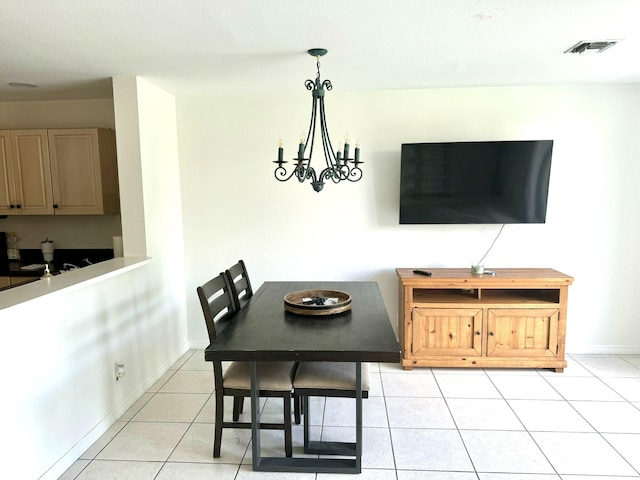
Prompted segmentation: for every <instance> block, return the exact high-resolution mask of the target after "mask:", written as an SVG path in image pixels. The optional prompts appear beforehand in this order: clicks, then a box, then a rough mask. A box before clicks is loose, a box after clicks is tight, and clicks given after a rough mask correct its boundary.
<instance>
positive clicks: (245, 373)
mask: <svg viewBox="0 0 640 480" xmlns="http://www.w3.org/2000/svg"><path fill="white" fill-rule="evenodd" d="M294 365H295V362H258V376H259V379H260V390H273V391H282V392H286V391H291V388H292V387H293V383H292V377H293V366H294ZM223 383H224V388H237V389H240V390H249V389H250V388H251V372H250V370H249V362H232V363H231V365H229V366H228V367H227V370H226V371H225V372H224V375H223Z"/></svg>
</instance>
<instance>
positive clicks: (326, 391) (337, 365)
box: [293, 362, 371, 452]
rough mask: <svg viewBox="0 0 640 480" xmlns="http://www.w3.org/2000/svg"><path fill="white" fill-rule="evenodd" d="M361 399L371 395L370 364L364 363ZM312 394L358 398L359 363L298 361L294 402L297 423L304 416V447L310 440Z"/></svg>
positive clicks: (294, 385) (294, 383)
mask: <svg viewBox="0 0 640 480" xmlns="http://www.w3.org/2000/svg"><path fill="white" fill-rule="evenodd" d="M361 365H362V370H361V371H362V377H361V381H362V398H368V397H369V388H370V384H371V378H370V377H371V373H370V370H371V369H370V366H369V364H368V363H362V364H361ZM309 397H347V398H355V397H356V365H355V363H351V362H299V364H298V365H297V368H296V372H295V375H294V378H293V405H294V418H295V422H296V424H299V423H300V416H301V415H302V414H304V415H305V421H304V449H305V452H307V451H308V449H309V445H310V441H309V425H310V419H309Z"/></svg>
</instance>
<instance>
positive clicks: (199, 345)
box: [189, 341, 209, 350]
mask: <svg viewBox="0 0 640 480" xmlns="http://www.w3.org/2000/svg"><path fill="white" fill-rule="evenodd" d="M208 346H209V342H203V341H195V342H194V341H190V342H189V348H190V349H192V350H204V349H205V348H207V347H208Z"/></svg>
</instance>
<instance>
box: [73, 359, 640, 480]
mask: <svg viewBox="0 0 640 480" xmlns="http://www.w3.org/2000/svg"><path fill="white" fill-rule="evenodd" d="M372 377H373V378H372V388H371V392H370V395H371V396H370V398H369V399H368V400H365V401H364V428H365V434H364V453H363V471H362V474H361V475H360V476H357V478H361V479H363V480H419V479H420V480H422V479H432V480H472V479H475V480H512V479H516V480H517V479H522V480H553V479H562V480H586V479H591V480H598V479H599V480H603V479H617V480H619V479H627V478H637V479H640V355H573V356H570V357H569V367H568V368H567V369H565V372H564V373H554V372H551V371H547V370H534V369H512V370H501V369H500V370H497V369H486V370H483V369H475V370H468V369H444V368H433V369H432V368H421V369H415V370H413V371H411V372H406V371H403V370H401V369H400V367H399V366H397V365H388V364H380V365H377V364H375V365H373V368H372ZM212 391H213V372H212V369H211V365H210V364H208V363H206V362H205V361H204V353H203V351H202V350H196V351H189V352H187V353H186V354H185V355H184V356H183V358H181V359H180V360H179V361H178V362H177V363H176V365H174V366H173V367H172V368H171V369H170V370H169V371H168V372H167V373H166V374H165V375H163V377H162V378H161V379H160V380H159V381H158V382H156V383H155V384H154V385H153V387H152V388H150V389H149V391H148V392H147V393H145V394H144V395H143V396H142V397H141V398H140V399H139V400H138V401H137V402H136V403H135V405H133V406H132V407H131V408H130V409H129V411H128V412H126V413H125V414H124V415H123V416H122V418H121V419H120V420H119V421H118V422H116V423H115V424H114V425H113V426H112V427H111V428H110V429H109V431H108V432H106V433H105V434H104V435H103V436H102V437H101V438H100V439H99V440H98V441H97V442H96V443H95V444H94V445H92V446H91V448H89V449H88V450H87V451H86V452H85V453H84V454H83V455H82V457H81V458H80V459H79V460H78V461H77V462H76V463H74V465H73V466H72V467H71V468H69V470H68V471H67V472H66V473H65V474H64V475H63V476H62V477H61V480H70V479H77V480H94V479H95V480H102V479H119V480H128V479H132V480H152V479H153V480H175V479H189V480H199V479H208V480H211V479H215V480H227V479H229V480H231V479H233V480H242V479H249V478H250V479H262V478H268V479H278V480H281V479H283V480H286V479H303V480H304V479H309V480H328V479H336V480H337V479H341V478H342V479H353V478H356V477H354V476H352V475H329V474H318V475H316V474H282V473H264V472H263V473H259V472H253V471H252V470H251V448H250V443H251V435H250V432H249V431H248V430H240V429H226V430H225V431H224V433H223V441H222V455H221V457H220V458H213V457H212V445H213V422H214V413H215V412H214V409H215V407H214V398H213V395H212ZM230 403H231V402H227V405H228V404H230ZM281 405H282V404H281V401H280V400H276V399H269V400H268V401H263V402H262V412H263V413H262V415H263V418H265V417H267V418H268V417H271V420H272V421H275V420H277V419H278V418H279V416H281V411H282V410H281V409H282V406H281ZM245 409H246V411H245V413H244V414H243V416H244V417H245V418H249V416H250V408H249V405H248V404H247V406H246V407H245ZM225 413H226V414H228V416H230V412H227V411H226V406H225ZM311 414H312V417H310V418H311V419H312V420H311V423H312V425H313V428H312V435H316V436H322V438H323V439H326V440H346V441H353V438H354V431H353V425H355V422H354V407H353V401H352V400H350V399H336V398H331V399H328V400H326V401H325V400H324V399H313V401H312V404H311ZM267 421H269V420H267ZM293 434H294V455H301V454H302V447H301V444H302V427H301V426H294V432H293ZM282 444H283V437H282V432H278V431H264V432H263V434H262V452H263V454H264V455H281V454H282Z"/></svg>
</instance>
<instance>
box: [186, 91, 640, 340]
mask: <svg viewBox="0 0 640 480" xmlns="http://www.w3.org/2000/svg"><path fill="white" fill-rule="evenodd" d="M301 90H303V89H302V88H301ZM310 103H311V102H310V94H309V93H307V92H303V93H301V94H300V95H299V96H293V97H292V96H260V97H234V98H201V97H199V98H179V99H178V126H179V146H180V165H181V175H182V179H181V181H182V191H183V193H182V202H183V215H184V234H185V245H187V253H186V258H185V264H186V287H187V305H188V321H189V340H190V342H191V345H192V346H203V345H206V344H207V335H206V330H205V328H204V325H203V321H202V313H201V312H200V308H199V306H198V303H197V300H196V296H195V288H196V286H197V285H199V284H201V283H203V282H204V281H205V280H207V279H208V278H209V277H211V276H213V275H215V274H217V273H218V272H219V271H220V270H221V269H223V268H225V267H226V266H228V265H230V264H232V263H233V262H235V261H236V260H237V259H239V258H243V259H245V261H246V262H247V264H248V268H249V271H250V274H251V277H252V282H253V283H254V284H255V286H256V287H257V286H259V285H260V284H261V283H262V282H263V281H265V280H274V279H290V280H304V279H337V280H354V279H372V280H377V281H379V282H380V285H381V287H382V290H383V296H384V298H385V302H386V305H387V308H388V310H389V312H390V314H391V317H392V319H393V322H394V323H395V321H396V316H397V308H398V307H397V304H398V295H397V281H396V276H395V271H394V269H395V268H396V267H467V266H469V265H470V264H471V263H472V262H474V261H477V260H478V259H479V258H480V257H481V256H482V255H483V254H484V253H485V251H486V250H487V249H488V248H489V246H490V244H491V242H492V241H493V239H494V237H495V235H496V234H497V232H498V229H499V225H487V226H471V225H460V226H429V225H423V226H421V225H402V226H401V225H398V192H399V171H400V146H401V144H402V143H411V142H429V141H471V140H515V139H553V140H554V141H555V144H554V154H553V164H552V172H551V186H550V193H549V205H548V212H547V223H546V224H544V225H508V226H507V227H505V229H504V232H503V233H502V236H501V237H500V239H499V240H498V241H497V243H496V245H495V247H494V249H493V250H492V252H491V253H490V254H489V255H488V256H487V258H486V260H485V265H486V266H487V267H494V268H497V267H551V268H555V269H557V270H559V271H561V272H563V273H566V274H569V275H572V276H574V277H575V279H576V280H575V284H574V285H573V286H572V287H571V288H570V293H569V319H568V333H567V349H568V351H569V352H585V351H586V352H613V351H615V352H639V351H640V322H638V321H637V315H636V310H637V309H636V308H635V302H634V296H635V295H634V287H635V284H636V283H637V282H635V276H636V275H635V271H636V270H637V269H638V268H640V256H639V254H638V249H637V245H638V244H640V224H639V221H638V218H640V217H638V215H637V212H636V211H635V209H636V207H637V205H639V204H640V189H638V188H636V185H637V184H638V183H640V168H639V167H638V165H639V162H638V158H640V143H638V142H637V139H636V135H637V132H638V130H639V128H640V117H638V115H637V112H638V111H639V109H640V86H638V85H608V86H562V87H510V88H475V89H440V90H438V89H435V90H423V91H393V92H367V93H339V92H338V89H337V86H336V88H335V89H334V90H333V91H332V92H328V93H327V97H326V105H327V121H328V126H329V130H330V133H331V135H332V139H333V142H334V144H339V143H340V142H341V139H342V137H343V135H344V133H345V131H349V133H350V135H351V137H352V138H354V139H355V138H360V140H361V143H362V155H361V158H362V159H363V160H364V161H365V162H366V163H365V164H364V165H363V169H364V178H363V180H362V181H361V182H359V183H355V184H339V185H334V184H327V185H326V186H325V188H324V190H323V191H322V192H321V193H316V192H314V191H313V190H312V188H311V186H310V185H309V184H308V183H305V184H302V185H301V184H298V183H297V182H295V181H289V182H287V183H279V182H277V181H276V180H275V179H274V177H273V169H274V166H275V165H274V164H273V163H272V162H273V161H274V160H276V154H277V140H278V138H279V137H282V138H283V139H284V142H285V157H288V158H291V157H293V156H294V155H295V152H296V143H297V140H298V136H299V134H300V132H301V131H303V130H306V128H307V127H308V122H309V114H310ZM314 157H315V161H320V160H322V159H321V156H320V154H319V152H316V153H315V155H314Z"/></svg>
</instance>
